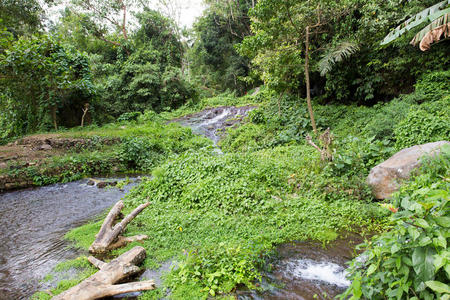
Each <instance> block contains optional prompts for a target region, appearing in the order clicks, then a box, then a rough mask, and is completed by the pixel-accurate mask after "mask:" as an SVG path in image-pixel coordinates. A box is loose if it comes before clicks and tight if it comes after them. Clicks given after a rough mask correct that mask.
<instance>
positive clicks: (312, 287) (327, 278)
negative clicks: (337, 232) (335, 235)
mask: <svg viewBox="0 0 450 300" xmlns="http://www.w3.org/2000/svg"><path fill="white" fill-rule="evenodd" d="M360 242H361V238H360V237H359V236H356V235H350V236H348V237H347V238H345V239H340V240H336V241H334V242H332V243H331V244H330V245H328V246H327V247H326V248H324V247H322V245H321V244H319V243H311V242H299V243H288V244H283V245H280V246H279V247H278V249H277V254H278V256H279V257H278V259H276V260H275V262H274V263H273V268H272V271H271V272H267V273H265V274H264V277H263V283H262V285H261V288H262V291H250V290H239V291H238V292H237V296H238V299H241V300H248V299H255V300H256V299H299V300H301V299H305V300H310V299H311V300H312V299H331V298H333V297H335V296H336V295H338V294H340V293H342V292H343V291H344V290H345V289H346V288H347V287H348V286H349V285H350V281H349V280H348V279H347V278H346V273H345V266H346V265H345V262H347V261H349V260H350V259H351V258H353V257H354V256H355V253H354V248H355V245H356V244H359V243H360ZM314 295H317V296H314ZM315 297H316V298H315Z"/></svg>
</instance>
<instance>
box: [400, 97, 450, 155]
mask: <svg viewBox="0 0 450 300" xmlns="http://www.w3.org/2000/svg"><path fill="white" fill-rule="evenodd" d="M449 103H450V97H446V98H444V99H442V100H441V101H436V102H430V103H426V104H423V105H421V106H420V108H419V109H412V110H410V111H409V113H408V115H407V116H406V118H405V119H404V120H402V121H401V122H400V123H399V124H398V125H397V126H396V127H395V129H394V133H395V137H396V140H397V142H396V147H397V148H398V149H402V148H405V147H410V146H414V145H417V144H423V143H429V142H436V141H439V140H446V139H448V138H449V136H450V114H449V113H450V109H449Z"/></svg>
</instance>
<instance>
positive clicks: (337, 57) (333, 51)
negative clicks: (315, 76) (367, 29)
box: [319, 41, 359, 76]
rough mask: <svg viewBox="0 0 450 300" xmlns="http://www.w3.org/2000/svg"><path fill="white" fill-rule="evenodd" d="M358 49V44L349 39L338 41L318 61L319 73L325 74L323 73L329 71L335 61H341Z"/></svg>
mask: <svg viewBox="0 0 450 300" xmlns="http://www.w3.org/2000/svg"><path fill="white" fill-rule="evenodd" d="M358 50H359V46H358V45H357V44H355V43H353V42H349V41H344V42H340V43H339V44H337V45H336V46H334V47H332V48H330V49H329V50H328V51H327V52H326V53H325V55H324V56H323V57H322V59H321V60H320V61H319V71H320V75H322V76H325V74H327V73H328V72H330V71H331V69H332V68H333V66H334V64H335V63H337V62H341V61H343V60H344V59H346V58H348V57H350V56H351V55H352V54H354V53H355V52H357V51H358Z"/></svg>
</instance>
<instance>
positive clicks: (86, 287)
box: [53, 246, 155, 300]
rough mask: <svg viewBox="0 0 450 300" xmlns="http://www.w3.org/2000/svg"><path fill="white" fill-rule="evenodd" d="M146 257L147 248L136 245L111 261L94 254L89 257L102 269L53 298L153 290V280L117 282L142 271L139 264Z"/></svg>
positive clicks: (88, 299)
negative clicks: (102, 259)
mask: <svg viewBox="0 0 450 300" xmlns="http://www.w3.org/2000/svg"><path fill="white" fill-rule="evenodd" d="M144 259H145V249H144V248H143V247H139V246H138V247H134V248H133V249H131V250H129V251H128V252H125V253H124V254H122V255H120V256H119V257H117V258H116V259H113V260H112V261H111V262H109V263H105V262H103V261H101V260H99V259H97V258H95V257H93V256H90V257H89V258H88V260H89V262H91V263H92V264H93V265H94V266H96V267H97V268H99V269H100V270H99V271H98V272H97V273H95V274H94V275H92V276H91V277H89V278H87V279H85V280H84V281H82V282H81V283H80V284H78V285H76V286H74V287H72V288H71V289H68V290H67V291H65V292H63V293H62V294H59V295H58V296H56V297H54V298H53V300H93V299H100V298H103V297H110V296H115V295H119V294H124V293H130V292H138V291H147V290H153V289H154V288H155V283H154V281H153V280H147V281H139V282H131V283H123V284H117V285H116V284H115V283H117V282H122V281H123V280H125V279H127V278H129V277H130V276H132V275H135V274H136V273H138V272H140V269H139V267H138V266H137V265H138V264H140V263H141V262H142V261H143V260H144Z"/></svg>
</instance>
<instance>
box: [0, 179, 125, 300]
mask: <svg viewBox="0 0 450 300" xmlns="http://www.w3.org/2000/svg"><path fill="white" fill-rule="evenodd" d="M86 183H87V180H81V181H76V182H71V183H67V184H56V185H51V186H46V187H41V188H34V189H27V190H21V191H14V192H8V193H3V194H0V299H1V300H3V299H4V300H15V299H27V298H29V296H30V295H32V294H33V293H34V292H35V291H36V290H38V289H39V287H40V282H39V281H40V280H42V279H43V278H44V276H45V275H46V274H47V273H49V272H50V271H51V270H52V269H53V267H55V266H56V264H58V263H59V262H62V261H65V260H68V259H73V258H75V257H77V256H78V255H79V253H77V251H75V250H74V249H73V248H70V247H69V243H67V242H66V241H64V240H63V236H64V234H66V233H67V232H68V231H69V230H70V229H72V228H75V227H77V226H80V225H83V224H85V223H86V222H88V221H89V220H92V219H93V218H95V217H96V216H98V215H99V214H101V213H103V212H104V211H105V210H107V209H108V208H109V207H110V206H111V205H113V204H114V203H115V202H117V201H118V200H120V199H121V198H122V197H123V196H124V195H125V193H126V190H129V188H130V186H132V184H131V185H129V186H128V187H126V188H125V191H120V190H119V189H117V188H108V189H98V188H97V187H95V186H89V185H87V184H86Z"/></svg>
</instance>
